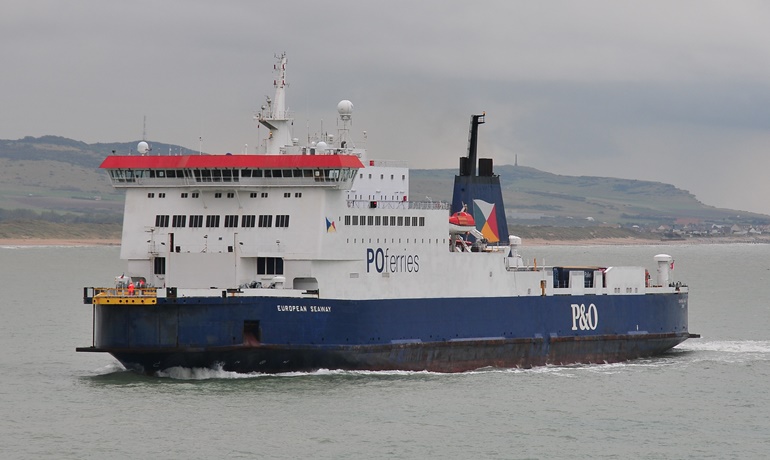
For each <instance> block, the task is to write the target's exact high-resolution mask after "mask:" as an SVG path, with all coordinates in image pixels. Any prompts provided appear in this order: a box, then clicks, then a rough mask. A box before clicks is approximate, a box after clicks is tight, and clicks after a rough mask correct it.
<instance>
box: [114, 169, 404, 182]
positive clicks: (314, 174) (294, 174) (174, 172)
mask: <svg viewBox="0 0 770 460" xmlns="http://www.w3.org/2000/svg"><path fill="white" fill-rule="evenodd" d="M356 171H357V170H356V169H347V168H345V169H162V170H155V169H151V170H134V169H111V170H110V171H109V172H110V177H111V178H112V179H113V180H114V181H115V182H136V180H137V179H148V178H149V179H155V178H160V179H165V178H174V179H175V178H183V179H184V178H186V179H188V180H194V181H195V182H239V181H240V178H241V177H243V178H252V177H257V178H260V177H267V178H307V179H314V180H315V181H316V182H338V181H340V180H342V181H346V180H350V179H352V178H353V177H355V175H356ZM391 178H392V177H391Z"/></svg>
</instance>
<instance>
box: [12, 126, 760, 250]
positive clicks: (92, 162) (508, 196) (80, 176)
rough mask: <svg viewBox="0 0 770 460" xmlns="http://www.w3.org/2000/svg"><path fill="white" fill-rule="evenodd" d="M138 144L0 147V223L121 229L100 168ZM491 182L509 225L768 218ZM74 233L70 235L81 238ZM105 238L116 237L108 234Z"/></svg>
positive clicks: (613, 192) (534, 182) (624, 194)
mask: <svg viewBox="0 0 770 460" xmlns="http://www.w3.org/2000/svg"><path fill="white" fill-rule="evenodd" d="M137 142H138V141H131V142H124V143H101V144H87V143H84V142H80V141H75V140H72V139H66V138H63V137H57V136H43V137H39V138H34V137H25V138H23V139H18V140H0V223H2V222H5V223H6V224H8V222H19V221H20V222H27V225H29V222H33V221H34V219H39V220H42V221H45V222H49V223H52V224H55V225H50V226H47V227H45V228H47V229H48V230H47V231H43V228H42V227H41V228H39V229H35V231H37V230H40V231H43V233H46V232H48V233H50V232H57V231H63V229H62V227H57V225H59V226H61V225H76V226H77V225H86V224H88V223H99V224H109V225H111V224H115V223H119V222H120V218H121V213H122V209H123V194H122V193H121V192H116V191H115V190H114V189H113V188H112V187H111V186H110V184H109V181H108V179H107V176H106V174H104V172H103V171H99V169H98V166H99V164H100V163H101V162H102V160H103V159H104V158H105V157H106V156H107V155H109V154H111V153H112V152H113V151H115V152H117V153H122V154H129V153H131V151H132V149H135V148H136V144H137ZM151 144H152V146H153V150H154V152H153V153H157V154H168V153H172V154H191V153H197V152H194V151H192V150H189V149H186V148H184V147H180V146H176V145H168V144H161V143H151ZM455 173H456V171H455V170H449V169H440V170H412V171H411V184H410V195H411V196H410V198H411V199H412V200H417V201H420V200H424V199H428V198H430V199H432V200H443V201H450V200H451V195H452V187H453V181H454V175H455ZM495 174H498V175H500V178H501V183H502V187H503V198H504V200H505V203H506V209H507V213H508V217H509V219H508V220H509V224H510V225H519V226H550V227H581V226H582V227H601V226H604V227H618V226H624V227H631V226H632V225H638V226H639V227H642V228H654V227H657V226H659V225H672V224H674V223H677V222H679V223H681V222H683V221H688V222H701V223H707V222H714V223H722V224H732V223H739V224H744V225H745V224H749V225H766V224H768V222H770V217H768V216H764V215H759V214H750V213H745V212H738V211H733V210H729V209H718V208H714V207H712V206H707V205H705V204H703V203H701V202H699V201H698V200H697V199H695V197H694V196H693V195H692V194H691V193H689V192H687V191H685V190H681V189H678V188H676V187H674V186H673V185H669V184H663V183H660V182H649V181H638V180H625V179H614V178H606V177H587V176H580V177H576V176H561V175H556V174H551V173H548V172H544V171H539V170H537V169H533V168H527V167H521V166H511V165H497V166H495ZM738 214H740V216H741V217H740V222H738V221H737V220H738V219H737V217H736V216H737V215H738ZM30 219H33V220H30ZM14 228H15V229H16V230H12V229H14ZM73 228H74V230H72V231H73V232H75V233H78V232H81V231H82V229H81V228H79V227H78V228H76V227H73ZM103 228H104V229H106V228H107V227H103ZM9 229H10V230H9ZM4 230H5V232H4V233H3V235H5V237H9V235H11V234H12V233H13V232H17V233H18V232H21V233H22V234H24V232H25V230H20V229H19V227H18V226H17V227H9V226H8V225H6V226H5V227H4ZM32 231H33V230H32V229H28V230H26V233H28V234H29V233H32ZM524 232H526V230H524V229H522V230H521V231H519V233H524ZM38 233H39V232H38ZM107 233H112V234H114V228H110V229H109V231H107ZM3 235H0V237H2V236H3ZM11 236H12V235H11Z"/></svg>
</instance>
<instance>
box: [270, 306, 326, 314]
mask: <svg viewBox="0 0 770 460" xmlns="http://www.w3.org/2000/svg"><path fill="white" fill-rule="evenodd" d="M277 308H278V311H281V312H296V313H307V312H310V313H331V312H332V307H330V306H327V305H277Z"/></svg>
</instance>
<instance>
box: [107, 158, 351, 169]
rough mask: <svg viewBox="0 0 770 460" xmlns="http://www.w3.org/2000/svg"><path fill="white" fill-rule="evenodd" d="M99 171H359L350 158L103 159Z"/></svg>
mask: <svg viewBox="0 0 770 460" xmlns="http://www.w3.org/2000/svg"><path fill="white" fill-rule="evenodd" d="M99 167H100V168H101V169H222V168H249V169H289V168H292V169H293V168H305V169H307V168H322V169H329V168H363V167H364V165H363V164H362V163H361V160H360V159H358V157H356V156H353V155H179V156H125V155H113V156H108V157H107V158H105V159H104V161H103V162H102V164H101V165H100V166H99Z"/></svg>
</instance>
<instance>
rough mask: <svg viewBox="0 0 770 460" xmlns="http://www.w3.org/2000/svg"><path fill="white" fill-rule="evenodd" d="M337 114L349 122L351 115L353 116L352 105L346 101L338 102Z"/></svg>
mask: <svg viewBox="0 0 770 460" xmlns="http://www.w3.org/2000/svg"><path fill="white" fill-rule="evenodd" d="M337 112H339V114H340V117H342V118H343V119H346V120H349V119H350V117H351V115H353V103H352V102H350V101H349V100H347V99H345V100H342V101H340V103H339V104H337Z"/></svg>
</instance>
